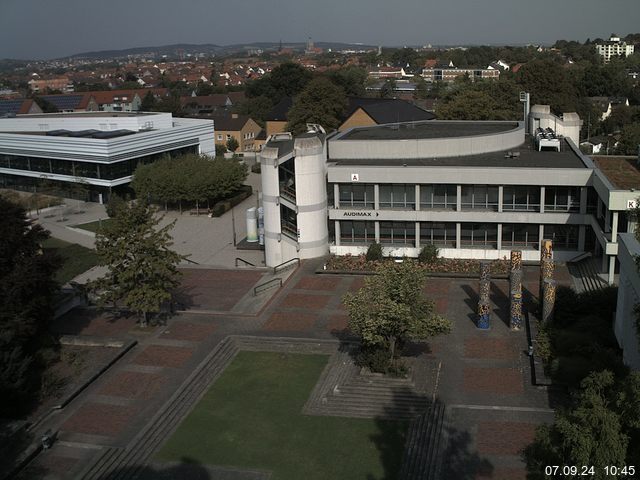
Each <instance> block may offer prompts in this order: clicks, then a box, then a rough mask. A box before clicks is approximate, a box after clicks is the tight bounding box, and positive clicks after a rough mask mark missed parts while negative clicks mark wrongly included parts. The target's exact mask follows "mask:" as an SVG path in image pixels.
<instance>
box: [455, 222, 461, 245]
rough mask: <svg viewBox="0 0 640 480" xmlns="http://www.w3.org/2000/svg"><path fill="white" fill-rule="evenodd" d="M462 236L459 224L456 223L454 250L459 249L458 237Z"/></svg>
mask: <svg viewBox="0 0 640 480" xmlns="http://www.w3.org/2000/svg"><path fill="white" fill-rule="evenodd" d="M461 236H462V226H461V225H460V222H458V223H456V248H457V249H460V248H461V245H460V237H461Z"/></svg>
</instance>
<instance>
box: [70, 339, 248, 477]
mask: <svg viewBox="0 0 640 480" xmlns="http://www.w3.org/2000/svg"><path fill="white" fill-rule="evenodd" d="M237 352H238V347H237V346H236V344H235V342H233V341H232V340H230V339H226V340H224V341H223V342H221V343H220V344H218V346H217V347H216V348H215V349H214V350H213V351H212V352H211V353H210V354H209V357H208V359H207V360H206V362H205V363H204V364H203V365H202V366H201V367H200V368H199V369H198V370H196V371H195V372H193V373H192V374H191V376H190V377H189V378H188V379H187V380H186V381H185V382H184V383H183V385H182V386H181V387H180V388H179V389H178V390H177V391H176V392H175V393H174V395H173V396H172V398H171V399H170V400H169V402H168V403H167V404H165V406H164V407H163V408H162V409H161V410H160V411H159V412H158V414H156V416H155V417H154V419H153V420H152V421H151V422H150V423H149V424H148V425H147V426H146V427H145V428H144V429H143V430H142V431H141V432H140V433H139V434H138V435H137V436H136V438H135V439H134V440H133V441H132V442H131V444H130V445H131V447H130V448H128V449H121V450H120V451H119V452H116V453H114V454H112V455H110V456H108V457H107V456H106V454H105V456H104V458H101V459H99V460H98V462H96V463H94V465H93V466H92V467H91V469H90V470H88V471H87V472H86V473H85V474H84V475H83V476H82V477H81V478H83V479H86V480H93V479H96V480H97V479H105V478H109V479H113V480H116V479H124V478H132V477H133V476H134V475H135V472H136V471H137V470H138V469H139V468H142V466H143V465H144V463H145V461H146V460H147V458H148V457H149V455H151V453H153V451H154V450H155V449H156V448H157V447H158V445H159V444H160V443H161V442H163V441H165V440H166V439H167V438H168V436H169V435H170V432H172V431H173V430H174V429H175V428H176V427H177V425H178V424H179V423H180V421H181V420H182V418H183V416H184V415H185V414H186V413H187V412H188V411H189V410H190V409H191V408H192V407H193V405H194V404H195V403H196V402H197V401H198V400H199V398H200V397H201V396H202V395H203V394H204V392H205V391H206V390H207V388H208V386H209V385H210V384H211V382H212V381H213V379H214V378H216V377H217V376H219V375H220V374H221V373H222V371H224V369H225V368H226V366H227V365H228V364H229V363H230V362H231V360H232V359H233V357H234V356H235V354H236V353H237Z"/></svg>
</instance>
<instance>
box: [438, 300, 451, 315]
mask: <svg viewBox="0 0 640 480" xmlns="http://www.w3.org/2000/svg"><path fill="white" fill-rule="evenodd" d="M435 303H436V312H438V313H439V314H440V315H445V314H446V313H447V310H448V308H449V299H447V298H437V299H436V300H435Z"/></svg>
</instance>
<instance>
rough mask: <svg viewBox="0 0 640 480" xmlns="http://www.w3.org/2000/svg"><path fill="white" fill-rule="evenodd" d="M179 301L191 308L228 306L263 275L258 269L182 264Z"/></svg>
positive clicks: (237, 299) (226, 308)
mask: <svg viewBox="0 0 640 480" xmlns="http://www.w3.org/2000/svg"><path fill="white" fill-rule="evenodd" d="M181 271H182V273H183V277H182V286H181V289H180V293H179V294H178V295H177V297H178V298H179V301H181V302H182V303H184V304H186V305H187V306H192V307H194V308H200V309H206V310H219V311H225V310H231V308H232V307H233V306H234V305H235V304H236V303H238V301H239V300H240V299H241V298H242V297H243V296H244V295H245V294H246V293H247V292H248V291H249V290H250V289H251V288H253V286H254V285H255V284H256V282H258V280H260V278H262V273H261V272H255V271H244V270H243V271H235V270H211V269H197V268H184V269H181Z"/></svg>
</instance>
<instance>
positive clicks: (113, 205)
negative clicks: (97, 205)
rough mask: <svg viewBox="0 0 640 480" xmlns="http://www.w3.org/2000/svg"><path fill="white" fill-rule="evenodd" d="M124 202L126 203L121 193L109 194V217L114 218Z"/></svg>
mask: <svg viewBox="0 0 640 480" xmlns="http://www.w3.org/2000/svg"><path fill="white" fill-rule="evenodd" d="M123 203H126V201H125V199H124V198H122V197H121V196H120V195H118V194H116V193H112V194H111V195H110V196H109V201H108V202H107V206H106V208H105V210H106V212H107V215H108V216H109V218H113V217H115V216H116V214H117V213H118V211H119V210H120V209H121V208H122V204H123Z"/></svg>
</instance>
